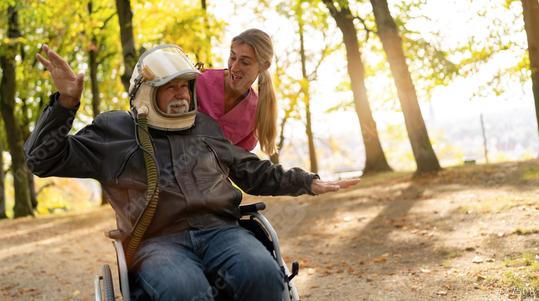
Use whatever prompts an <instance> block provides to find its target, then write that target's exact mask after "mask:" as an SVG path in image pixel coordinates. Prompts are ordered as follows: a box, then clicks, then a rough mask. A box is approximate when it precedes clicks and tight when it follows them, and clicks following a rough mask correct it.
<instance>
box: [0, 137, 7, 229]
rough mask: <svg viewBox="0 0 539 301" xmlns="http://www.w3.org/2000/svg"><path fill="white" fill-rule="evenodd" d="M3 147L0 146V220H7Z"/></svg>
mask: <svg viewBox="0 0 539 301" xmlns="http://www.w3.org/2000/svg"><path fill="white" fill-rule="evenodd" d="M0 143H2V142H0ZM3 149H4V146H3V145H0V219H5V218H7V215H6V190H5V184H4V180H5V178H6V177H5V174H4V151H3Z"/></svg>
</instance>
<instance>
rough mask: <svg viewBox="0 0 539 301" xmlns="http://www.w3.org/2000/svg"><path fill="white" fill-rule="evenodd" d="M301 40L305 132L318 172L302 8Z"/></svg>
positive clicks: (299, 12) (313, 166)
mask: <svg viewBox="0 0 539 301" xmlns="http://www.w3.org/2000/svg"><path fill="white" fill-rule="evenodd" d="M298 6H301V1H298ZM297 12H298V15H297V20H298V28H299V30H298V31H299V41H300V52H299V53H300V56H301V75H302V80H301V90H302V92H303V102H304V103H305V133H306V134H307V142H308V145H309V159H310V161H311V172H313V173H318V159H317V158H316V148H315V146H314V137H313V129H312V122H311V93H310V88H311V85H310V83H309V78H308V76H307V66H306V65H307V62H306V58H305V42H304V30H303V15H302V13H301V12H302V9H301V7H299V8H298V9H297Z"/></svg>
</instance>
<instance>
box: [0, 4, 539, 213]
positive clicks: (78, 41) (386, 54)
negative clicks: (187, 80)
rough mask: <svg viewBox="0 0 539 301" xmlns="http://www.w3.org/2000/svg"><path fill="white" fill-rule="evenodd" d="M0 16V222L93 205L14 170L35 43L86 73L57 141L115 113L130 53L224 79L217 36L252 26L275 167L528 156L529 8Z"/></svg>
mask: <svg viewBox="0 0 539 301" xmlns="http://www.w3.org/2000/svg"><path fill="white" fill-rule="evenodd" d="M0 12H1V13H2V16H1V17H0V41H1V46H0V63H1V65H0V77H1V82H0V90H1V93H0V111H1V116H2V117H1V119H0V151H1V156H0V217H4V218H5V217H8V218H12V217H22V216H27V215H47V214H50V213H51V212H55V211H72V210H79V209H84V208H89V207H95V206H99V205H100V204H101V203H102V197H101V193H100V189H99V184H98V183H96V182H93V181H90V180H73V179H58V178H47V179H40V178H37V177H34V176H32V175H31V174H30V172H29V171H28V170H27V168H26V165H25V163H24V157H23V152H22V144H23V142H24V141H25V139H26V138H27V137H28V136H29V134H30V132H31V130H32V129H33V127H34V125H35V122H36V120H37V118H38V116H39V114H40V112H41V111H42V110H43V108H44V106H45V105H46V104H47V103H48V95H49V94H50V93H51V92H53V89H54V88H53V87H52V83H51V81H50V78H49V75H48V74H47V72H46V71H45V70H44V69H43V67H42V66H40V65H39V63H38V62H37V61H36V59H35V54H36V53H37V52H38V51H39V50H40V47H41V45H43V44H44V43H46V44H48V45H49V46H50V47H51V48H52V49H54V50H56V51H58V52H59V53H60V54H61V55H62V56H63V57H65V58H66V59H67V60H68V61H69V63H70V64H71V65H72V66H73V67H74V69H76V70H78V71H83V72H85V74H86V81H85V90H84V95H83V103H82V106H81V108H80V110H79V113H78V114H77V120H76V122H75V124H74V129H73V132H75V131H76V130H78V129H81V128H82V127H83V126H84V125H86V124H88V123H90V122H91V120H92V119H93V117H94V116H96V115H97V114H99V113H100V112H103V111H107V110H112V109H128V102H127V94H126V92H125V84H126V79H128V78H129V76H130V73H131V70H132V68H133V65H134V63H135V62H136V60H137V58H138V56H139V55H140V54H141V53H142V52H143V51H144V49H149V48H151V47H152V46H154V45H157V44H161V43H174V44H178V45H180V46H181V47H182V48H183V49H184V50H185V51H186V52H187V53H188V54H189V56H190V57H191V58H192V59H193V60H194V61H196V62H203V63H204V64H205V66H206V68H226V61H227V58H228V53H229V45H230V40H231V38H232V37H233V36H235V35H237V34H239V33H240V32H241V31H243V30H245V29H248V28H251V27H257V28H260V29H262V30H264V31H266V32H267V33H269V34H270V35H271V36H272V39H273V43H274V47H275V59H274V61H273V65H272V67H271V73H272V74H273V82H274V85H275V89H276V93H277V99H278V101H279V109H280V111H279V135H278V139H277V142H278V146H279V153H278V154H277V155H275V156H273V157H272V158H271V159H272V160H273V161H274V162H279V163H281V164H283V165H284V166H285V167H292V166H299V167H302V168H304V169H309V170H311V171H314V172H318V173H320V174H321V175H322V176H323V177H324V178H339V177H349V176H357V175H361V174H369V173H377V172H381V171H388V170H398V171H404V170H415V171H416V173H417V174H421V173H428V172H436V171H438V170H440V168H441V167H449V166H453V165H461V164H463V163H464V162H467V163H474V162H475V163H487V162H502V161H509V160H525V159H530V158H536V157H537V155H538V153H539V139H538V125H537V114H536V112H537V110H536V108H537V105H538V104H539V91H538V89H539V83H538V80H539V76H538V72H539V71H538V70H539V4H538V1H537V0H522V1H511V0H495V1H471V0H470V1H468V0H459V1H457V0H454V1H426V0H412V1H389V2H388V1H385V0H371V1H352V0H350V1H348V0H338V1H337V0H335V1H330V0H323V1H320V0H294V1H280V0H260V1H241V0H238V1H234V2H233V3H225V2H223V1H205V0H201V1H154V0H144V1H142V0H141V1H128V0H117V1H115V2H114V1H105V0H85V1H78V2H72V1H64V0H58V1H47V0H39V1H30V0H26V1H25V0H19V1H13V0H8V1H3V2H2V3H1V4H0ZM534 92H535V93H534ZM256 151H257V152H258V150H256ZM259 155H260V156H261V157H264V155H263V154H262V153H260V152H259Z"/></svg>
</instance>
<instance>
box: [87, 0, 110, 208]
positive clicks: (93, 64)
mask: <svg viewBox="0 0 539 301" xmlns="http://www.w3.org/2000/svg"><path fill="white" fill-rule="evenodd" d="M92 13H93V2H92V1H88V15H89V16H90V18H91V17H92ZM91 42H92V43H91V45H90V48H89V49H88V65H89V69H90V86H91V90H92V115H93V116H94V119H95V118H96V117H97V115H99V114H100V113H101V109H100V105H101V95H100V94H99V93H100V92H99V81H98V80H97V67H98V62H97V52H98V49H99V47H98V45H97V38H96V36H95V35H94V34H93V33H92V38H91ZM106 204H107V199H106V197H105V190H104V189H103V187H102V186H101V205H106Z"/></svg>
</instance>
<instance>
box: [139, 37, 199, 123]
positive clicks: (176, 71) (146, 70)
mask: <svg viewBox="0 0 539 301" xmlns="http://www.w3.org/2000/svg"><path fill="white" fill-rule="evenodd" d="M199 74H200V71H198V70H197V68H196V67H195V65H194V64H193V63H192V62H191V60H189V58H188V57H187V55H185V53H184V52H183V50H182V49H181V48H180V47H178V46H176V45H170V44H163V45H159V46H157V47H154V48H152V49H150V50H148V51H146V52H144V54H142V56H141V57H140V58H139V60H138V62H137V64H136V66H135V69H134V70H133V74H132V75H131V79H130V81H129V102H130V105H131V108H132V109H134V110H135V111H136V113H137V114H145V115H146V118H147V120H148V126H149V127H152V128H156V129H160V130H167V131H177V130H185V129H188V128H190V127H192V126H193V124H194V122H195V117H196V110H197V101H196V95H195V89H194V80H195V79H196V78H197V76H198V75H199ZM174 79H185V80H189V81H191V82H190V85H189V87H190V90H191V91H190V92H191V96H192V97H191V98H192V100H191V102H190V106H189V110H188V111H187V112H185V113H165V112H162V111H161V110H160V109H159V108H158V106H157V100H156V94H157V93H156V92H157V89H158V88H159V87H161V86H163V85H164V84H166V83H168V82H170V81H171V80H174Z"/></svg>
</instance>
